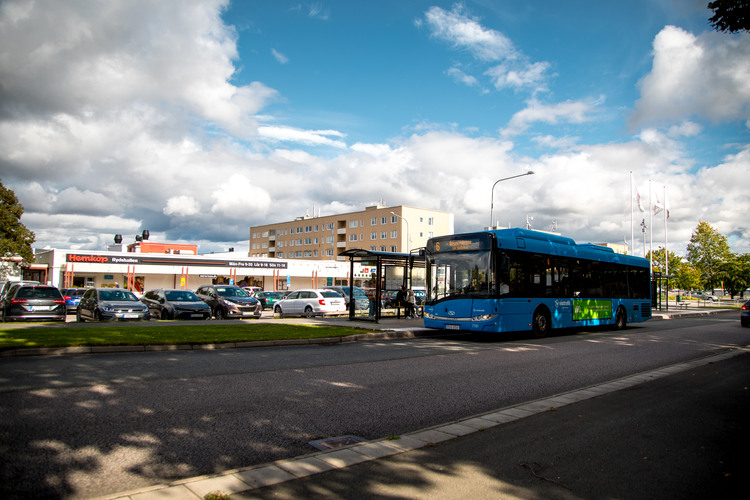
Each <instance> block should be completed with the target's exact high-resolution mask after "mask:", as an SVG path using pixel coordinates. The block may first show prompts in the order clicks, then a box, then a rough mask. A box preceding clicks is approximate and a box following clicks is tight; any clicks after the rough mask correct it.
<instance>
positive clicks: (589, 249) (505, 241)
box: [435, 228, 649, 267]
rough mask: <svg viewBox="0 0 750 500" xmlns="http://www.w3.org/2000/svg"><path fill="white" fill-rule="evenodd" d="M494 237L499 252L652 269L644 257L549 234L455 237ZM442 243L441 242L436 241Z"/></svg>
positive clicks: (498, 232)
mask: <svg viewBox="0 0 750 500" xmlns="http://www.w3.org/2000/svg"><path fill="white" fill-rule="evenodd" d="M481 234H493V235H494V236H495V239H496V241H497V246H498V248H505V249H508V250H520V251H523V252H532V253H540V254H549V255H558V256H562V257H571V258H579V259H587V260H598V261H602V262H616V263H619V264H626V265H630V266H638V267H649V261H648V260H647V259H644V258H643V257H635V256H633V255H624V254H618V253H615V251H614V250H612V249H611V248H609V247H605V246H602V245H595V244H593V243H581V244H578V243H576V242H575V241H574V240H573V239H572V238H568V237H567V236H561V235H559V234H552V233H545V232H543V231H534V230H531V229H522V228H510V229H493V230H489V231H479V232H476V233H468V234H466V235H452V237H445V238H456V237H468V236H470V235H477V236H478V235H481ZM435 239H440V238H435Z"/></svg>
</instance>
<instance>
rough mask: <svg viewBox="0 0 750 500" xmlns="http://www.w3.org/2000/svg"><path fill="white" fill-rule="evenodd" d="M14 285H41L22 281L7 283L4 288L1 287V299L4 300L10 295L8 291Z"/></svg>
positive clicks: (35, 282) (4, 283)
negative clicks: (7, 294) (6, 295)
mask: <svg viewBox="0 0 750 500" xmlns="http://www.w3.org/2000/svg"><path fill="white" fill-rule="evenodd" d="M13 285H41V283H39V282H38V281H29V280H22V281H5V282H3V286H2V287H0V299H2V298H3V297H4V296H5V294H6V293H8V290H10V287H12V286H13Z"/></svg>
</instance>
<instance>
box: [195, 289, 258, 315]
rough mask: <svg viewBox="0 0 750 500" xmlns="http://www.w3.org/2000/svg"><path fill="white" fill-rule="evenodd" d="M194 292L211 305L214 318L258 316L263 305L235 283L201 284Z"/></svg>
mask: <svg viewBox="0 0 750 500" xmlns="http://www.w3.org/2000/svg"><path fill="white" fill-rule="evenodd" d="M195 294H196V295H197V296H198V297H199V298H200V299H201V300H202V301H203V302H205V303H206V304H208V305H209V306H210V307H211V311H212V312H213V315H214V318H216V319H225V318H227V319H228V318H260V314H261V312H263V307H261V305H260V301H258V299H255V298H253V297H251V296H250V295H249V294H248V293H247V292H246V291H245V290H243V289H242V288H240V287H238V286H236V285H203V286H201V287H199V288H198V289H197V290H196V291H195Z"/></svg>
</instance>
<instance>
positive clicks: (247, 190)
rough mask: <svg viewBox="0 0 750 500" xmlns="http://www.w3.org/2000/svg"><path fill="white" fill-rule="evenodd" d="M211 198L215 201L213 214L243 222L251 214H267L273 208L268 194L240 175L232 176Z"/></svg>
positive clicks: (212, 208) (212, 209)
mask: <svg viewBox="0 0 750 500" xmlns="http://www.w3.org/2000/svg"><path fill="white" fill-rule="evenodd" d="M211 196H212V197H213V198H214V200H215V202H214V204H213V206H212V207H211V212H213V213H215V214H219V215H223V216H225V217H228V218H230V219H236V220H241V221H244V220H247V217H248V215H250V214H253V215H255V216H257V215H258V212H259V213H260V214H265V213H266V212H267V210H268V209H269V207H270V206H271V197H270V196H269V195H268V193H267V192H266V191H265V190H264V189H262V188H259V187H257V186H255V185H253V184H252V183H251V182H250V180H249V179H248V178H247V177H245V176H244V175H240V174H235V175H232V176H231V177H230V178H229V180H228V182H226V183H224V184H222V185H221V186H220V187H219V189H217V190H216V191H214V192H213V193H212V194H211Z"/></svg>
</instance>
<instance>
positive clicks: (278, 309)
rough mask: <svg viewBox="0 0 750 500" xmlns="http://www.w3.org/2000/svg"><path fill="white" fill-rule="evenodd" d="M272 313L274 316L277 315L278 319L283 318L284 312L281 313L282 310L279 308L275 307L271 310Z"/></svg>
mask: <svg viewBox="0 0 750 500" xmlns="http://www.w3.org/2000/svg"><path fill="white" fill-rule="evenodd" d="M273 312H274V313H275V314H278V315H279V318H283V317H284V311H282V310H281V306H276V307H275V308H274V309H273Z"/></svg>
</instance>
